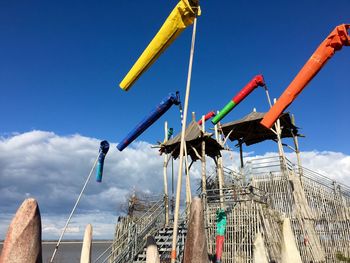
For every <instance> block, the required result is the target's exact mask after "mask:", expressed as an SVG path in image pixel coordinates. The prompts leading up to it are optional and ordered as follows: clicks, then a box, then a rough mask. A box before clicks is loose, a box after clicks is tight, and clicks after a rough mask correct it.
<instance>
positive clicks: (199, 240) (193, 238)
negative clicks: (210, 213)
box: [184, 197, 209, 263]
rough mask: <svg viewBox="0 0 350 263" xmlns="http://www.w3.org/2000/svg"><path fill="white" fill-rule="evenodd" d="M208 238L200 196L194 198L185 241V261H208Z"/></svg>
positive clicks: (202, 262)
mask: <svg viewBox="0 0 350 263" xmlns="http://www.w3.org/2000/svg"><path fill="white" fill-rule="evenodd" d="M207 262H209V259H208V251H207V239H206V236H205V228H204V213H203V207H202V201H201V199H199V198H198V197H196V198H194V199H192V203H191V212H190V218H189V222H188V229H187V237H186V242H185V255H184V263H207Z"/></svg>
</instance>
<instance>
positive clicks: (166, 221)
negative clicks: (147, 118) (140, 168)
mask: <svg viewBox="0 0 350 263" xmlns="http://www.w3.org/2000/svg"><path fill="white" fill-rule="evenodd" d="M167 141H168V122H167V121H166V122H165V123H164V143H166V142H167ZM167 166H168V154H166V153H165V154H164V162H163V180H164V203H165V225H166V226H167V225H168V224H169V200H168V199H169V198H168V178H167Z"/></svg>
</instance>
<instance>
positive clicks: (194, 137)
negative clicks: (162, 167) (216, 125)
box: [160, 121, 223, 161]
mask: <svg viewBox="0 0 350 263" xmlns="http://www.w3.org/2000/svg"><path fill="white" fill-rule="evenodd" d="M212 135H213V134H211V133H204V134H203V132H202V130H201V126H200V125H199V124H198V123H197V122H195V121H192V122H191V123H190V124H189V125H188V126H187V128H186V131H185V141H186V146H187V154H188V155H190V156H191V159H192V160H193V161H196V160H197V159H199V158H198V156H197V155H196V154H195V151H194V150H193V149H192V147H193V148H195V149H196V151H197V152H198V153H199V155H200V154H201V152H202V141H203V140H204V141H205V154H206V155H208V156H210V157H212V158H213V157H215V156H218V155H220V150H222V149H223V147H222V146H221V145H220V144H219V143H218V142H217V141H216V140H215V139H213V138H211V136H212ZM180 143H181V132H180V133H179V134H177V135H176V136H175V137H174V138H172V139H170V140H169V141H167V142H166V143H163V144H161V145H160V152H161V153H171V155H172V156H173V157H174V159H176V158H177V157H178V156H179V152H180Z"/></svg>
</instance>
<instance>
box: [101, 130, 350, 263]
mask: <svg viewBox="0 0 350 263" xmlns="http://www.w3.org/2000/svg"><path fill="white" fill-rule="evenodd" d="M191 125H192V126H193V127H195V128H196V130H198V131H197V132H196V134H197V133H198V135H196V136H194V137H195V138H199V139H201V138H204V137H203V134H205V133H204V125H203V129H202V133H200V131H199V129H198V127H197V126H196V125H195V124H194V123H192V124H191ZM191 125H190V127H192V126H191ZM282 128H283V127H282ZM278 131H281V130H280V129H279V127H278V126H276V132H277V133H278ZM293 134H294V133H293ZM295 134H297V131H295ZM215 135H216V139H217V143H218V144H219V145H221V146H222V148H224V147H223V142H222V141H221V139H220V137H219V136H218V128H217V127H215ZM208 136H210V135H209V134H208ZM226 137H228V136H226ZM276 137H277V139H278V144H279V153H280V154H279V155H277V156H274V157H268V158H261V159H252V160H248V161H246V163H245V164H244V166H243V167H241V169H240V171H239V172H235V171H233V170H230V169H228V168H226V167H224V166H223V165H222V160H221V161H220V162H218V160H220V159H221V156H219V157H220V159H214V160H215V164H216V168H215V169H214V171H213V172H212V173H211V174H209V175H207V171H206V170H205V169H203V168H204V167H205V165H204V166H203V163H204V164H205V155H208V153H207V152H206V150H208V148H205V140H200V141H198V142H197V141H196V140H195V142H196V144H195V145H196V147H197V150H196V151H194V152H196V154H195V155H194V154H193V153H188V155H190V156H191V157H193V159H197V160H200V161H201V162H202V180H201V184H200V185H201V186H200V187H199V189H198V190H199V192H198V194H199V196H200V197H201V199H202V202H203V208H204V217H205V218H204V220H205V229H206V236H207V245H208V261H209V260H214V259H215V235H216V212H217V210H218V209H224V211H225V213H226V216H227V226H226V233H225V242H224V248H223V256H222V262H223V263H228V262H237V263H253V262H257V261H256V259H254V257H255V256H256V255H258V253H260V254H259V255H261V254H262V255H265V256H264V257H266V259H265V261H259V262H288V261H285V258H288V257H290V255H291V254H290V253H292V254H293V253H294V254H293V255H296V256H297V258H298V259H299V260H297V259H294V257H293V262H304V263H309V262H313V263H316V262H338V261H337V254H338V253H341V254H342V255H344V256H346V257H349V256H350V246H349V244H350V187H348V186H346V185H343V184H341V183H338V182H336V181H334V180H332V179H330V178H329V177H327V176H324V175H321V174H319V173H317V172H314V171H312V170H309V169H307V168H304V167H302V166H301V164H300V159H299V157H300V156H299V148H298V145H297V138H296V137H294V136H293V139H294V142H295V152H296V154H297V160H298V164H293V163H292V162H290V161H289V160H288V159H287V158H286V156H285V154H284V151H283V149H282V150H281V147H280V146H281V145H282V143H281V141H280V138H281V137H280V136H276ZM195 138H191V141H193V140H194V139H195ZM189 141H190V140H189ZM170 142H171V141H170ZM187 143H189V142H187ZM168 144H169V143H168ZM169 145H170V144H169ZM189 147H190V144H189ZM201 147H202V151H201ZM193 148H194V147H192V149H193ZM173 152H174V151H172V153H173ZM199 152H201V153H202V156H198V155H199ZM197 156H198V158H197ZM209 156H210V155H209ZM200 157H201V158H200ZM165 164H166V163H165ZM188 171H189V170H188V167H187V174H186V175H187V177H189V174H188ZM329 176H330V175H329ZM165 177H166V174H165ZM204 178H205V181H203V180H204ZM203 187H204V188H203ZM186 188H187V184H186ZM189 202H190V200H188V199H187V197H186V206H187V207H185V209H183V212H182V214H181V215H180V216H179V218H180V220H179V225H178V230H177V239H176V240H177V241H176V242H177V243H176V244H177V245H176V262H182V260H183V250H184V243H185V239H186V229H187V218H188V213H187V212H188V209H187V208H188V206H189ZM167 207H169V200H168V198H167V195H164V196H158V198H155V199H154V201H153V202H152V205H150V206H149V209H148V211H146V212H145V213H144V214H143V215H141V216H140V215H139V216H137V217H135V216H127V217H125V218H123V219H121V220H120V222H118V224H117V225H116V230H115V238H114V242H113V244H112V246H111V247H110V248H109V249H107V250H106V251H105V252H104V253H103V254H102V255H100V256H99V257H98V259H97V260H95V262H109V263H114V262H119V263H121V262H146V253H145V245H146V239H147V237H148V236H150V235H151V236H154V237H155V239H156V241H157V245H158V251H159V254H160V262H170V260H171V257H170V255H171V248H172V244H171V240H172V237H173V229H174V228H173V221H172V220H171V218H172V217H170V216H169V209H167ZM258 239H259V240H260V248H259V249H260V251H257V249H258V246H257V242H258V241H257V240H258ZM290 247H294V250H293V251H292V252H291V251H290ZM289 262H292V261H289Z"/></svg>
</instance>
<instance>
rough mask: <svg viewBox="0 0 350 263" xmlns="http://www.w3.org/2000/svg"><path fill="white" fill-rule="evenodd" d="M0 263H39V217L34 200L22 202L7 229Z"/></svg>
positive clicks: (40, 257) (40, 255)
mask: <svg viewBox="0 0 350 263" xmlns="http://www.w3.org/2000/svg"><path fill="white" fill-rule="evenodd" d="M0 262H1V263H41V262H42V254H41V217H40V211H39V206H38V203H37V202H36V200H35V199H33V198H29V199H26V200H24V202H23V203H22V205H21V206H20V208H18V210H17V212H16V215H15V216H14V218H13V219H12V221H11V224H10V226H9V228H8V231H7V234H6V238H5V241H4V245H3V248H2V253H1V256H0Z"/></svg>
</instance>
